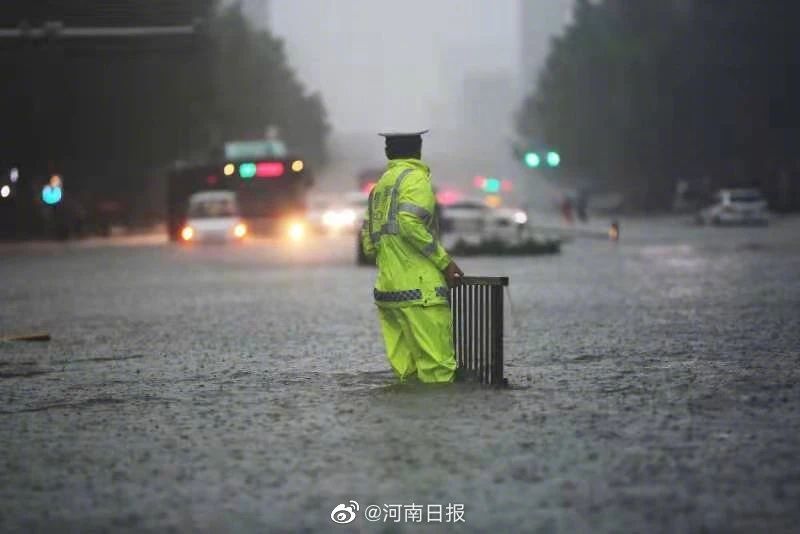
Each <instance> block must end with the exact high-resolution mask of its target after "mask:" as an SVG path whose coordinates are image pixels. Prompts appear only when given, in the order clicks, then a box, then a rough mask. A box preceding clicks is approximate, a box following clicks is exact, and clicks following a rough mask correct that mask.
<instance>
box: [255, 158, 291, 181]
mask: <svg viewBox="0 0 800 534" xmlns="http://www.w3.org/2000/svg"><path fill="white" fill-rule="evenodd" d="M284 170H285V169H284V167H283V163H281V162H280V161H262V162H261V163H256V176H258V177H259V178H277V177H278V176H283V172H284Z"/></svg>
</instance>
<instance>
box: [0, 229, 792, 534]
mask: <svg viewBox="0 0 800 534" xmlns="http://www.w3.org/2000/svg"><path fill="white" fill-rule="evenodd" d="M798 235H800V219H797V218H786V219H778V220H776V221H775V222H774V224H772V225H771V226H770V227H768V228H744V229H739V228H697V227H693V226H690V225H688V224H685V223H684V222H683V221H681V220H679V219H675V218H667V219H651V220H644V221H643V220H631V221H623V222H622V239H621V241H620V242H619V243H616V244H614V243H611V242H608V241H604V240H601V239H578V240H575V241H574V242H571V243H569V244H567V245H565V246H564V248H563V252H562V253H561V254H560V255H556V256H549V257H530V258H482V259H468V260H464V261H463V262H462V267H464V270H465V271H467V273H468V274H474V275H508V276H510V278H511V286H510V288H509V295H510V299H507V306H506V314H507V315H506V327H507V329H506V343H505V351H506V377H507V378H508V380H509V382H510V384H511V385H510V387H509V388H508V389H504V390H495V389H491V388H484V387H480V386H476V385H472V384H455V385H450V386H445V387H424V386H420V385H411V386H398V385H395V384H394V379H393V377H392V375H391V373H390V372H389V371H388V364H387V362H386V360H385V356H384V355H383V347H382V344H381V338H380V334H379V328H378V324H377V319H376V314H375V310H374V307H373V304H372V302H371V287H372V281H373V277H374V272H373V271H372V270H371V269H369V268H357V267H355V266H353V265H352V262H353V252H354V246H353V243H352V240H350V239H348V238H341V239H333V240H314V241H313V242H308V243H306V244H303V245H294V246H288V245H285V244H276V243H272V242H266V241H257V242H252V243H249V244H247V245H245V246H241V247H232V248H227V247H218V246H217V247H195V248H188V249H187V248H182V247H176V246H171V245H167V244H163V243H157V242H148V241H146V240H145V241H144V242H134V243H127V244H126V243H122V244H120V243H116V245H118V246H106V245H104V244H103V243H102V242H101V243H99V244H98V243H97V242H94V243H93V244H92V245H91V246H88V245H81V244H48V245H3V246H2V248H0V254H1V255H2V257H1V259H0V335H3V334H9V333H14V332H19V331H36V330H45V331H48V332H49V333H50V334H51V336H52V340H51V341H49V342H43V343H20V342H0V446H2V455H0V530H2V531H22V530H25V531H73V532H93V531H116V532H124V531H131V532H133V531H136V532H140V531H158V532H163V531H175V532H316V531H329V530H334V529H341V530H342V531H351V532H352V531H356V532H405V531H414V530H416V527H418V526H422V527H423V528H424V529H425V531H426V532H438V531H447V530H450V529H451V528H453V527H457V528H458V530H460V531H471V532H482V531H486V530H488V529H492V530H495V531H497V532H516V531H525V532H619V531H628V532H676V531H695V532H697V531H707V532H752V531H770V532H789V531H793V530H795V529H796V528H797V524H798V523H799V522H800V506H798V503H799V502H800V462H798V453H800V411H798V406H800V385H798V384H799V383H800V380H799V379H800V313H798V310H800V238H798V237H797V236H798ZM113 244H114V243H109V245H113ZM350 500H355V501H357V502H358V503H359V511H358V513H357V514H356V518H355V520H353V521H352V522H351V523H350V524H349V525H348V526H346V527H344V526H337V525H335V524H334V523H333V522H332V521H331V511H332V510H333V508H334V507H335V506H337V505H338V504H340V503H343V504H348V503H349V501H350ZM412 504H414V505H423V514H422V517H421V520H422V523H426V522H427V521H428V520H429V519H430V518H429V517H428V515H427V512H428V509H429V507H436V506H438V505H441V506H442V509H443V510H444V513H443V514H442V522H441V523H435V524H427V525H417V524H415V523H413V522H412V520H411V519H408V520H406V517H405V516H404V514H401V517H400V519H401V520H400V521H399V522H394V520H393V518H392V517H388V518H387V521H386V522H384V521H383V518H381V519H379V520H378V521H377V522H370V521H368V520H367V519H365V518H364V515H363V513H364V511H365V509H366V508H367V507H368V506H370V505H378V506H379V507H380V508H381V510H383V509H384V507H387V509H388V505H402V506H403V510H406V509H408V508H409V507H410V505H412ZM449 504H450V505H459V506H460V505H463V508H461V509H462V510H463V516H460V517H459V518H460V519H463V523H458V524H457V525H456V524H454V523H453V521H454V519H455V517H454V516H448V515H447V513H446V510H447V507H448V505H449ZM412 517H413V516H412Z"/></svg>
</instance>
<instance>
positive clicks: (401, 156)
mask: <svg viewBox="0 0 800 534" xmlns="http://www.w3.org/2000/svg"><path fill="white" fill-rule="evenodd" d="M426 132H427V130H425V131H422V132H412V133H382V134H380V135H382V136H383V137H385V138H386V157H387V158H388V160H389V164H388V167H387V169H386V172H384V173H383V175H382V176H381V178H380V180H378V183H377V184H376V185H375V187H374V188H373V189H372V192H371V193H370V198H369V207H368V209H367V214H366V218H365V220H364V224H363V226H362V230H361V246H362V248H363V250H364V253H365V254H366V255H367V256H368V257H375V258H376V262H377V265H378V277H377V280H376V281H375V289H374V291H373V293H374V297H375V303H376V305H377V306H378V312H379V315H380V321H381V328H382V330H383V339H384V342H385V344H386V353H387V356H388V358H389V363H390V364H391V366H392V369H393V370H394V372H395V374H396V375H397V376H398V377H399V378H400V381H401V382H404V381H405V380H406V379H407V378H409V377H412V376H414V375H416V376H417V378H418V379H419V380H420V381H421V382H452V381H453V377H454V374H455V370H456V360H455V353H454V349H453V329H452V323H451V314H450V307H449V305H448V296H449V290H448V286H453V285H455V284H457V283H458V278H459V277H461V276H463V274H464V273H462V272H461V269H459V268H458V265H456V263H455V262H454V261H453V260H452V259H451V258H450V256H449V255H448V254H447V251H445V249H444V248H443V247H442V245H441V243H440V242H439V239H438V235H437V233H438V232H437V228H438V221H437V220H436V218H437V216H436V198H435V196H434V194H433V188H432V185H431V173H430V169H429V168H428V166H427V165H425V164H424V163H423V162H422V161H420V158H421V153H422V134H424V133H426Z"/></svg>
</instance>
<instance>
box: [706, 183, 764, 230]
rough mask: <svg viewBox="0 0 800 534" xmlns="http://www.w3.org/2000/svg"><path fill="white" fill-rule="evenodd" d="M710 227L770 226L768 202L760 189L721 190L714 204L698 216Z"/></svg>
mask: <svg viewBox="0 0 800 534" xmlns="http://www.w3.org/2000/svg"><path fill="white" fill-rule="evenodd" d="M697 222H698V223H700V224H708V225H723V224H762V225H763V224H768V222H769V219H768V212H767V201H766V200H765V199H764V197H763V196H762V195H761V192H760V191H759V190H758V189H720V190H719V191H718V192H717V193H716V194H715V195H714V203H713V204H712V205H710V206H708V207H706V208H704V209H702V210H700V212H699V213H698V214H697Z"/></svg>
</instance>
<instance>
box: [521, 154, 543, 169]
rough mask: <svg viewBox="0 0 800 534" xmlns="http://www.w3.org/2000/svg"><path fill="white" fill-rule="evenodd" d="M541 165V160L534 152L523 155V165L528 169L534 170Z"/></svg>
mask: <svg viewBox="0 0 800 534" xmlns="http://www.w3.org/2000/svg"><path fill="white" fill-rule="evenodd" d="M541 163H542V158H540V157H539V154H537V153H536V152H528V153H527V154H525V165H527V166H528V167H530V168H532V169H533V168H536V167H538V166H539V165H541Z"/></svg>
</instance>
